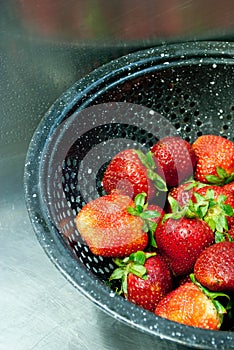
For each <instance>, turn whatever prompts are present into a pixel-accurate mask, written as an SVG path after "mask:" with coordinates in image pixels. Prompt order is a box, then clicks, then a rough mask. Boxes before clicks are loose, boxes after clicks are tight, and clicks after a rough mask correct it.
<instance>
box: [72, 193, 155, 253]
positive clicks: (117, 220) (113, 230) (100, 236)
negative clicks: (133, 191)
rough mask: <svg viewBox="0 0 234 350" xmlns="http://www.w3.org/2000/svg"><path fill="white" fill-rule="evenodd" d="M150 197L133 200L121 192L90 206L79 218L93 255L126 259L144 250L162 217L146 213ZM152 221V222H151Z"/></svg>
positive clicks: (95, 201)
mask: <svg viewBox="0 0 234 350" xmlns="http://www.w3.org/2000/svg"><path fill="white" fill-rule="evenodd" d="M145 197H146V194H139V195H138V196H136V198H135V203H134V202H133V200H132V199H131V198H130V197H128V196H125V195H122V194H120V193H119V192H118V191H113V192H112V193H111V194H109V195H106V196H102V197H99V198H96V199H94V200H92V201H90V202H89V203H87V204H86V205H85V206H84V207H83V208H82V209H81V211H80V212H79V213H78V214H77V216H76V226H77V229H78V230H79V232H80V235H81V237H82V238H83V239H84V240H85V241H86V243H87V244H88V246H89V248H90V250H91V251H92V253H93V254H96V255H101V256H107V257H123V256H127V255H129V254H131V253H133V252H135V251H137V250H144V249H145V248H146V246H147V243H148V234H147V231H149V230H151V229H153V228H155V226H153V228H152V226H151V225H152V222H151V220H152V219H153V218H155V217H157V216H159V215H160V214H159V213H157V212H155V211H150V210H148V211H147V210H146V209H147V203H145ZM149 221H150V222H149Z"/></svg>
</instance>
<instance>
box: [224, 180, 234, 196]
mask: <svg viewBox="0 0 234 350" xmlns="http://www.w3.org/2000/svg"><path fill="white" fill-rule="evenodd" d="M223 188H224V189H225V190H226V191H228V192H230V193H231V194H232V195H233V196H234V181H232V182H230V183H228V184H226V185H224V186H223Z"/></svg>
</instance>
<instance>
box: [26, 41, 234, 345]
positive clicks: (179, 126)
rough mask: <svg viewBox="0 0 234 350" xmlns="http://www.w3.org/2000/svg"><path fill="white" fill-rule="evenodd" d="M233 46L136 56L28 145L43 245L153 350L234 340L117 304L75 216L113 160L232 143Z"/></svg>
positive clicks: (106, 69)
mask: <svg viewBox="0 0 234 350" xmlns="http://www.w3.org/2000/svg"><path fill="white" fill-rule="evenodd" d="M233 82H234V44H233V43H230V42H229V43H226V42H203V41H200V42H187V43H178V44H167V45H166V44H165V45H162V46H157V47H155V48H150V49H147V50H143V51H138V52H135V53H131V54H129V55H127V56H124V57H121V58H120V59H117V60H115V61H112V62H110V63H109V64H107V65H105V66H102V67H100V68H98V69H97V70H95V71H94V72H92V73H91V74H89V75H88V76H86V77H85V78H83V79H82V80H80V81H78V82H77V83H76V84H75V85H74V86H72V87H71V88H70V89H69V90H68V91H66V92H65V93H64V94H63V95H62V96H61V97H60V98H59V99H58V100H57V101H56V102H55V103H54V104H53V106H52V107H51V108H50V109H49V111H48V112H47V114H46V115H45V117H44V118H43V120H42V121H41V123H40V125H39V126H38V128H37V130H36V131H35V134H34V136H33V138H32V141H31V143H30V146H29V150H28V154H27V158H26V164H25V198H26V204H27V208H28V212H29V216H30V219H31V222H32V225H33V227H34V230H35V233H36V235H37V238H38V240H39V242H40V244H41V245H42V247H43V248H44V250H45V252H46V253H47V254H48V256H49V258H50V259H51V261H52V262H53V263H54V264H55V265H56V267H57V268H58V269H59V270H60V271H61V273H62V274H63V275H64V276H65V277H66V278H67V280H68V281H69V282H71V283H72V285H73V286H74V287H75V288H77V289H78V290H79V291H80V292H81V293H83V294H84V295H86V296H87V297H88V298H89V299H90V300H92V301H93V302H94V303H95V304H96V305H97V306H99V307H100V308H101V309H102V310H104V311H105V312H107V313H108V314H109V315H112V316H113V317H115V318H116V319H118V320H120V321H122V322H125V323H126V324H128V325H130V326H132V327H134V328H136V329H138V330H139V331H141V332H145V333H148V334H150V335H152V337H155V341H156V344H157V349H162V348H163V349H165V348H168V349H170V348H173V349H181V348H183V349H185V348H187V349H191V348H199V349H234V333H233V332H232V331H231V330H227V331H209V330H202V329H195V328H193V327H188V326H184V325H181V324H178V323H175V322H171V321H168V320H166V319H163V318H160V317H157V316H155V315H154V314H153V313H150V312H148V311H145V310H143V309H141V308H139V307H137V306H135V305H134V304H132V303H130V302H128V301H126V300H125V299H124V298H122V297H120V296H118V295H117V294H116V293H115V292H114V291H113V290H112V289H111V288H110V287H109V286H108V283H106V282H107V279H108V277H109V275H110V273H111V271H112V270H113V268H114V266H113V262H112V260H111V259H109V258H101V257H99V256H94V255H93V254H92V253H91V252H90V250H89V249H88V247H87V245H86V244H85V242H84V241H83V240H82V238H81V237H80V235H79V232H78V231H77V229H76V227H75V225H74V218H75V216H76V214H77V212H78V211H79V210H80V209H81V208H82V206H83V205H84V204H85V203H86V202H88V201H89V200H91V199H93V198H95V197H97V196H100V195H102V194H103V190H102V185H101V179H102V175H103V172H104V170H105V168H106V166H107V164H108V162H109V161H110V159H111V157H113V155H114V154H116V153H117V152H118V151H120V150H121V149H124V148H130V147H138V148H142V149H143V150H145V149H148V148H149V147H151V146H152V145H153V144H154V142H155V141H157V140H158V139H160V138H161V137H163V136H165V135H169V134H170V135H173V134H178V135H180V136H181V137H183V138H184V139H186V140H187V141H189V142H193V141H194V140H195V139H196V138H197V137H198V136H200V135H202V134H207V133H213V134H216V135H221V136H224V137H227V138H229V139H230V140H232V141H233V140H234V135H233V125H234V83H233Z"/></svg>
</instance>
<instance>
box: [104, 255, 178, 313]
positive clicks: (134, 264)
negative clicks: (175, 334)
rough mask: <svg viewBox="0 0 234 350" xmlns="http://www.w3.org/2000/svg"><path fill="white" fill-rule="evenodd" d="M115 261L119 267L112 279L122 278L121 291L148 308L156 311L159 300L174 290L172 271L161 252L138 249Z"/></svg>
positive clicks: (134, 301) (135, 302)
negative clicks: (147, 251) (146, 251)
mask: <svg viewBox="0 0 234 350" xmlns="http://www.w3.org/2000/svg"><path fill="white" fill-rule="evenodd" d="M115 262H116V264H117V265H118V266H119V267H118V268H117V269H116V270H115V271H114V272H113V274H112V275H111V277H110V280H111V281H112V280H115V279H121V280H122V285H121V291H120V293H122V292H123V293H124V296H125V298H126V299H127V300H129V301H130V302H132V303H134V304H136V305H138V306H140V307H142V308H144V309H146V310H149V311H152V312H154V310H155V307H156V305H157V304H158V302H159V301H160V300H161V299H162V298H163V296H164V295H166V294H167V293H169V292H170V291H171V290H172V277H171V272H170V270H169V268H168V266H167V264H166V262H165V261H164V259H163V258H162V257H161V256H160V255H159V254H156V253H145V252H143V251H138V252H136V253H133V254H131V255H130V256H129V257H128V258H125V259H122V260H120V259H117V260H115Z"/></svg>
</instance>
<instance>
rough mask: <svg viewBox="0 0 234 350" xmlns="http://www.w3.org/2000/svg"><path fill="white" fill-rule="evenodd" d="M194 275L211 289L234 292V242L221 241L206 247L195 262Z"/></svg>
mask: <svg viewBox="0 0 234 350" xmlns="http://www.w3.org/2000/svg"><path fill="white" fill-rule="evenodd" d="M194 275H195V278H196V280H197V281H198V282H200V283H201V284H202V285H203V286H205V287H206V288H208V289H209V290H212V291H231V292H234V243H233V242H220V243H217V244H213V245H211V246H210V247H208V248H206V249H205V250H204V251H203V252H202V253H201V255H200V256H199V258H198V259H197V261H196V263H195V266H194Z"/></svg>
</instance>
